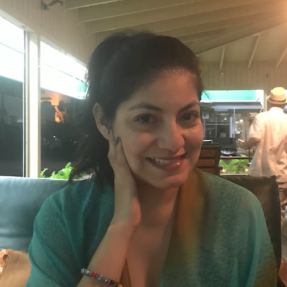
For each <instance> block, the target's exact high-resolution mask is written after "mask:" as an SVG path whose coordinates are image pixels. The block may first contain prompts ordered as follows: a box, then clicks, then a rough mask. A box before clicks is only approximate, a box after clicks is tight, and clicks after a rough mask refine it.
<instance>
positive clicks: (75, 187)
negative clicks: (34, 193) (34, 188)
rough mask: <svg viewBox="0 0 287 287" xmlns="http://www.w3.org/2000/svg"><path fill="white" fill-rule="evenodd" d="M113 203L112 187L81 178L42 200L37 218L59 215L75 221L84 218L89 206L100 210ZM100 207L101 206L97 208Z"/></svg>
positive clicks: (42, 218) (48, 218) (50, 218)
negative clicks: (81, 179) (101, 185)
mask: <svg viewBox="0 0 287 287" xmlns="http://www.w3.org/2000/svg"><path fill="white" fill-rule="evenodd" d="M112 205H113V191H112V188H109V187H105V188H101V187H100V186H99V185H98V184H97V183H96V182H95V181H94V180H92V179H89V180H83V181H80V182H77V183H75V184H70V185H68V186H66V187H64V188H63V189H61V190H59V191H57V192H55V193H54V194H52V195H51V196H50V197H48V199H47V200H46V201H45V202H44V204H43V206H42V207H41V209H40V212H39V214H38V215H37V219H38V220H41V221H42V220H44V221H47V220H53V219H55V218H57V219H59V217H64V218H66V219H67V218H69V219H70V220H69V221H71V220H73V218H74V219H75V221H78V222H79V221H81V219H82V220H84V219H85V218H86V217H87V216H88V214H89V212H90V210H91V208H94V209H96V210H97V211H98V212H101V208H102V209H105V208H107V209H109V208H108V207H110V206H112ZM98 207H101V208H98Z"/></svg>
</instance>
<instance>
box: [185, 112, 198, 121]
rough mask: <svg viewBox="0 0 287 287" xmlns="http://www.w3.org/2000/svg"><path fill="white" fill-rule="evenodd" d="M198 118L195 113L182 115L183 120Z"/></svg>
mask: <svg viewBox="0 0 287 287" xmlns="http://www.w3.org/2000/svg"><path fill="white" fill-rule="evenodd" d="M197 118H198V115H197V114H196V113H187V114H184V115H183V116H182V120H183V121H195V120H196V119H197Z"/></svg>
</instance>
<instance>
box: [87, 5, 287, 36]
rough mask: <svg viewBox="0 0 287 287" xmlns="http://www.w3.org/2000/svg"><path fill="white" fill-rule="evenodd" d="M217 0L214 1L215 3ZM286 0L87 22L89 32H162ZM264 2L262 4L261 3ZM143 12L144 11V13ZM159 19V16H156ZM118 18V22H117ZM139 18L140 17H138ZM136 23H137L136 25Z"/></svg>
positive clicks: (253, 11)
mask: <svg viewBox="0 0 287 287" xmlns="http://www.w3.org/2000/svg"><path fill="white" fill-rule="evenodd" d="M217 2H218V1H214V3H217ZM231 2H233V1H231ZM285 3H286V1H285V0H283V1H282V0H276V1H273V2H270V1H269V0H268V1H263V2H261V3H255V4H254V3H253V4H250V5H243V6H239V7H233V8H227V9H222V10H218V11H213V12H205V13H199V14H195V15H193V16H185V17H180V18H175V19H168V20H164V21H157V22H153V23H148V22H149V21H150V18H149V17H148V15H145V17H144V19H143V22H145V23H140V22H139V21H138V19H137V17H136V15H138V14H132V15H127V16H124V17H123V16H120V17H115V18H111V19H103V20H97V21H93V22H90V23H89V24H88V27H89V32H90V33H96V32H103V31H108V30H119V29H125V28H132V29H136V30H150V31H153V32H162V31H167V30H171V29H179V28H184V27H190V26H193V25H199V24H206V23H210V22H216V21H222V20H227V19H233V18H239V17H244V16H252V15H255V14H258V13H266V12H272V11H274V10H282V8H283V7H284V5H285ZM263 4H264V5H263ZM189 13H192V11H189ZM144 14H145V13H144ZM158 19H159V18H158ZM117 20H118V22H117ZM139 20H140V19H139ZM136 23H137V24H138V25H136Z"/></svg>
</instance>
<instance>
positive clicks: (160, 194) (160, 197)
mask: <svg viewBox="0 0 287 287" xmlns="http://www.w3.org/2000/svg"><path fill="white" fill-rule="evenodd" d="M139 186H140V188H139V189H138V196H139V201H140V205H141V212H142V220H141V224H140V225H141V226H143V227H149V228H151V227H165V226H166V225H167V224H168V222H169V220H170V219H171V217H172V216H173V215H174V211H175V204H176V199H177V194H178V191H179V188H172V189H167V190H164V189H158V188H155V187H152V186H147V185H146V186H145V185H142V184H140V185H139Z"/></svg>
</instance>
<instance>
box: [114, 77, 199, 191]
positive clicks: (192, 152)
mask: <svg viewBox="0 0 287 287" xmlns="http://www.w3.org/2000/svg"><path fill="white" fill-rule="evenodd" d="M113 131H114V134H115V136H118V137H120V138H121V141H122V144H123V149H124V152H125V155H126V158H127V162H128V164H129V166H130V168H131V171H132V173H133V175H134V176H135V178H136V180H138V181H143V182H145V183H148V184H150V185H152V186H154V187H156V188H162V189H166V188H174V187H179V186H180V185H182V184H183V183H184V182H185V181H186V179H187V177H188V174H189V172H190V170H191V169H192V168H193V167H194V166H195V165H196V163H197V160H198V157H199V153H200V149H201V145H202V141H203V127H202V123H201V119H200V109H199V101H198V96H197V91H196V87H195V85H194V80H193V79H192V76H191V74H190V73H188V72H183V71H177V72H176V71H169V72H164V73H163V74H162V75H161V76H160V77H158V78H157V79H156V80H155V81H154V82H152V83H151V84H150V85H147V86H145V87H143V88H142V89H140V90H138V91H137V92H135V93H134V94H133V96H132V97H131V98H130V99H129V100H127V101H125V102H123V103H122V104H121V105H120V106H119V108H118V110H117V113H116V117H115V121H114V124H113Z"/></svg>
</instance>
